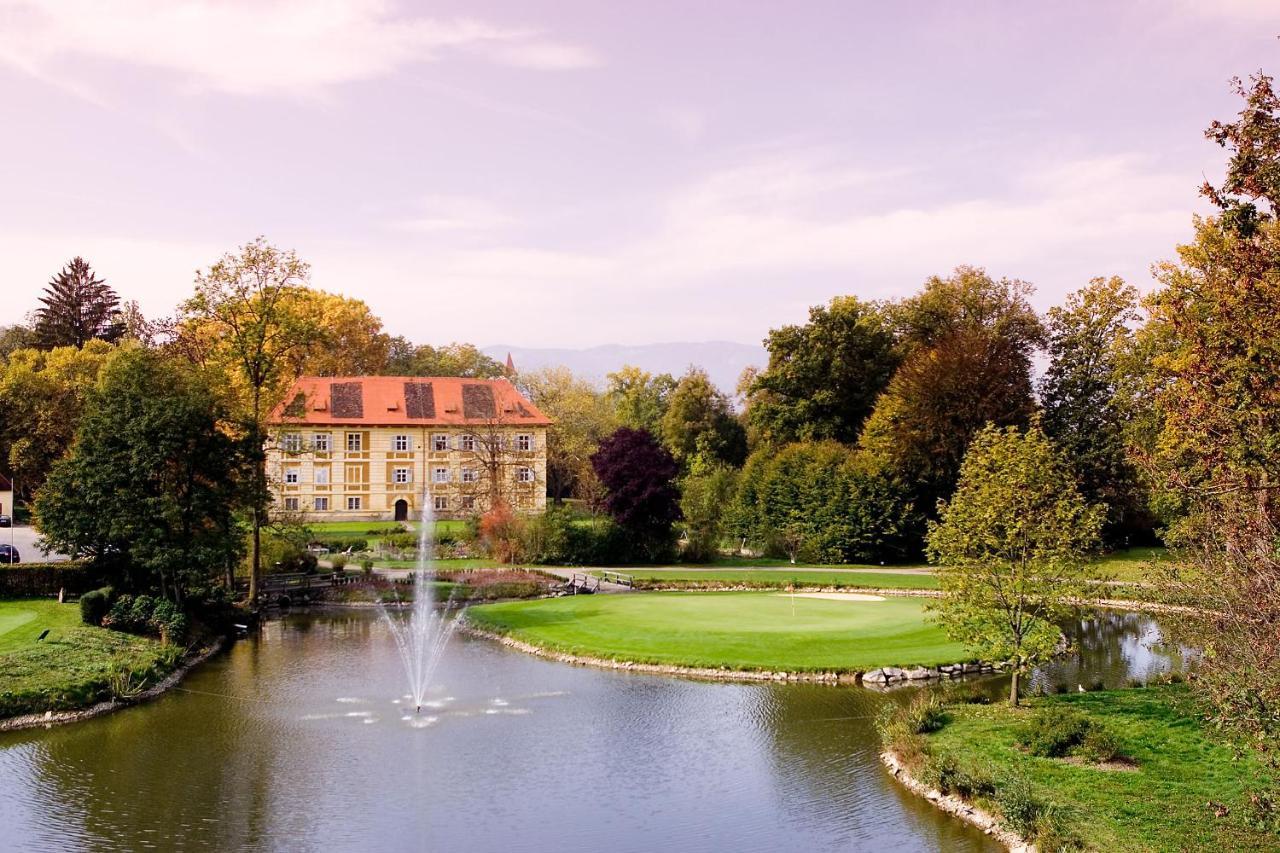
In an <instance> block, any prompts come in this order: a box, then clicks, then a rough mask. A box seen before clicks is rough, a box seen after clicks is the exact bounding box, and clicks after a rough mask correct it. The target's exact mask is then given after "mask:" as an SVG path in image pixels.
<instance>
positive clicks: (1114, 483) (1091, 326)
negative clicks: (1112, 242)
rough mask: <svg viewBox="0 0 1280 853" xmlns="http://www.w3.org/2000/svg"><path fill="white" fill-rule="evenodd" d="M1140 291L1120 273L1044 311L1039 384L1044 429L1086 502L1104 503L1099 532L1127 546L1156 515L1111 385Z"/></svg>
mask: <svg viewBox="0 0 1280 853" xmlns="http://www.w3.org/2000/svg"><path fill="white" fill-rule="evenodd" d="M1137 300H1138V292H1137V290H1136V289H1134V288H1133V287H1131V286H1129V285H1127V284H1125V283H1124V281H1123V280H1121V279H1119V278H1114V277H1113V278H1110V279H1103V278H1095V279H1094V280H1093V281H1091V282H1090V283H1089V284H1088V286H1086V287H1084V288H1082V289H1080V290H1078V291H1076V292H1075V293H1072V294H1071V295H1070V296H1068V297H1067V302H1066V304H1065V305H1063V306H1060V307H1054V308H1050V309H1049V315H1048V332H1049V346H1048V350H1049V357H1050V362H1049V367H1048V370H1046V371H1045V375H1044V378H1043V379H1042V380H1041V383H1040V403H1041V406H1042V407H1043V410H1044V416H1043V421H1042V424H1043V427H1044V431H1045V433H1046V434H1047V435H1048V436H1049V438H1051V439H1053V442H1054V443H1055V444H1056V445H1057V446H1058V447H1059V449H1061V450H1062V452H1063V454H1064V456H1065V457H1066V458H1067V460H1068V462H1069V464H1070V465H1071V468H1072V471H1073V472H1074V473H1075V476H1076V481H1077V483H1078V484H1079V487H1080V491H1081V493H1082V494H1083V495H1084V497H1085V500H1087V501H1089V502H1090V503H1101V504H1103V505H1104V506H1106V508H1107V525H1106V527H1105V529H1104V538H1105V539H1106V541H1107V542H1108V544H1111V545H1117V546H1118V545H1124V544H1127V543H1128V542H1129V541H1130V540H1131V537H1133V536H1150V535H1151V533H1152V527H1153V521H1152V519H1151V515H1150V512H1149V511H1147V509H1146V506H1145V502H1146V501H1145V494H1144V492H1143V490H1142V489H1141V488H1140V487H1139V484H1138V478H1137V471H1135V470H1134V468H1133V466H1132V465H1131V464H1130V462H1129V460H1128V458H1127V456H1126V453H1125V436H1124V427H1125V414H1124V412H1123V410H1122V407H1121V406H1120V405H1119V400H1118V398H1117V387H1116V383H1117V380H1118V378H1119V372H1120V360H1121V358H1122V357H1123V355H1124V354H1125V353H1126V352H1127V351H1129V350H1130V349H1131V347H1132V339H1133V332H1132V330H1131V326H1132V325H1133V324H1134V323H1136V321H1137V320H1138V311H1137Z"/></svg>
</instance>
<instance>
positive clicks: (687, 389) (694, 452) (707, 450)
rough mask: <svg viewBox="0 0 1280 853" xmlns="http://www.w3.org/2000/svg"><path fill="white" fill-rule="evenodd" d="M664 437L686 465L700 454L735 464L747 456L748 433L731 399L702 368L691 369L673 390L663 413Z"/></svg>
mask: <svg viewBox="0 0 1280 853" xmlns="http://www.w3.org/2000/svg"><path fill="white" fill-rule="evenodd" d="M662 440H663V443H664V444H666V446H667V449H668V450H670V451H671V454H672V455H673V456H675V458H676V461H677V462H679V463H680V464H681V465H682V466H685V467H686V468H687V467H688V466H689V465H691V464H692V462H693V459H694V457H695V456H699V455H702V456H705V457H707V461H720V462H724V463H726V464H728V465H733V466H738V465H741V464H742V462H743V460H744V459H746V456H747V434H746V431H745V430H744V429H743V426H742V424H741V423H740V422H739V421H738V418H737V417H736V416H735V415H734V413H733V407H732V406H731V405H730V403H729V398H728V397H726V396H725V395H724V394H723V393H721V392H720V390H719V389H718V388H716V386H715V385H714V384H712V382H711V377H709V376H708V375H707V372H706V371H705V370H702V369H700V368H690V369H689V372H688V373H686V374H685V375H684V376H682V377H681V378H680V382H679V383H677V384H676V387H675V390H674V391H672V392H671V396H670V398H669V400H668V403H667V411H666V414H664V415H663V416H662Z"/></svg>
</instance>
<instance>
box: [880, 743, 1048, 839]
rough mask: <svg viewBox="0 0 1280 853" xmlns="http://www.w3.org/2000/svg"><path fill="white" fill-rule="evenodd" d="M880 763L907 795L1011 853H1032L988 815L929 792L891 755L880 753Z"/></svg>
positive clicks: (978, 809) (934, 789)
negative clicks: (939, 810) (886, 768)
mask: <svg viewBox="0 0 1280 853" xmlns="http://www.w3.org/2000/svg"><path fill="white" fill-rule="evenodd" d="M880 760H881V761H882V762H884V766H885V767H888V768H889V772H890V773H891V774H893V778H895V779H897V780H898V781H899V782H901V783H902V785H903V787H905V788H906V789H907V790H909V791H911V793H913V794H916V795H917V796H920V797H923V798H924V799H926V800H928V801H929V802H930V803H932V804H933V805H934V806H935V807H936V808H939V809H941V810H942V811H944V812H946V813H947V814H950V815H954V816H956V817H958V818H960V819H961V820H963V821H964V822H966V823H969V824H972V825H973V826H976V827H977V828H978V829H980V830H982V831H983V832H984V833H986V834H987V835H989V836H991V837H992V838H994V839H995V840H996V841H999V842H1000V843H1001V844H1003V845H1004V846H1005V847H1007V848H1009V849H1010V850H1012V851H1014V853H1036V847H1035V845H1034V844H1032V843H1030V842H1029V841H1027V840H1026V839H1025V838H1023V837H1022V836H1020V835H1018V834H1017V833H1014V832H1010V831H1009V830H1007V829H1005V828H1004V827H1002V826H1001V825H1000V822H999V821H998V820H996V819H995V817H994V816H993V815H991V814H990V813H988V812H985V811H983V810H982V809H980V808H978V807H976V806H974V805H973V804H972V803H967V802H965V801H964V800H962V799H960V798H959V797H957V796H954V795H951V794H944V793H942V792H941V791H939V790H937V789H936V788H930V787H929V786H928V785H925V784H924V783H923V782H921V781H920V780H918V779H916V778H915V777H914V776H912V775H911V773H910V772H909V771H908V770H907V768H906V766H905V765H904V764H903V763H902V762H901V761H899V760H898V757H897V756H896V755H894V754H893V753H891V752H882V753H880Z"/></svg>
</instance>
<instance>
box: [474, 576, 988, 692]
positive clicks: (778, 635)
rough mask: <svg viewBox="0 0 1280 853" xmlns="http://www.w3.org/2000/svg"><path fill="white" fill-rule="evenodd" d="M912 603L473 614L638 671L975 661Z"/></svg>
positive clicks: (624, 606)
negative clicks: (644, 666)
mask: <svg viewBox="0 0 1280 853" xmlns="http://www.w3.org/2000/svg"><path fill="white" fill-rule="evenodd" d="M922 607H923V602H921V601H919V600H917V599H910V598H889V599H885V600H882V601H847V600H842V601H833V600H828V599H816V598H803V597H796V598H794V599H792V597H791V596H788V595H785V594H778V593H766V592H758V593H754V592H745V593H739V592H724V593H680V592H671V593H647V594H641V593H637V594H634V595H592V596H571V597H567V598H557V599H547V600H542V601H520V602H506V603H502V604H491V605H484V606H479V607H473V608H471V609H470V611H468V612H469V618H470V619H471V620H472V622H474V623H475V624H476V625H478V626H479V627H482V628H485V629H488V630H492V631H496V632H498V633H502V634H507V635H510V636H512V637H514V638H515V639H518V640H522V641H524V642H527V643H531V644H533V645H536V646H540V647H542V648H547V649H551V650H554V651H559V652H566V653H569V654H574V655H581V656H588V657H598V658H607V659H612V660H627V661H635V662H637V663H653V664H671V665H678V666H690V667H711V668H719V667H726V668H729V669H760V670H773V671H777V670H786V671H789V672H799V671H837V672H854V671H865V670H868V669H873V668H876V667H881V666H890V665H895V666H912V665H921V666H930V665H934V664H941V663H952V662H956V661H961V660H965V659H966V657H967V656H966V654H965V650H964V648H963V647H962V646H961V645H960V644H958V643H953V642H951V641H949V640H947V638H946V637H945V636H944V635H943V633H942V631H941V630H940V629H938V628H937V627H935V626H934V625H931V624H928V623H926V622H925V620H924V614H923V612H922V611H921V608H922Z"/></svg>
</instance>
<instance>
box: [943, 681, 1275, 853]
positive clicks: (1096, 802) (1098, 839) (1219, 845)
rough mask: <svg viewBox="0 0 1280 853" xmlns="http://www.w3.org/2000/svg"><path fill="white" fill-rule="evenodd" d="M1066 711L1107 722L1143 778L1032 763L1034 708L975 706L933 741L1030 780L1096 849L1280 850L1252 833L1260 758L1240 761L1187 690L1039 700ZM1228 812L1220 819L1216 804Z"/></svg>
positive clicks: (976, 763) (1261, 784) (1262, 781)
mask: <svg viewBox="0 0 1280 853" xmlns="http://www.w3.org/2000/svg"><path fill="white" fill-rule="evenodd" d="M1051 704H1066V705H1069V706H1071V707H1072V708H1075V709H1077V710H1080V711H1082V712H1084V713H1085V714H1086V715H1087V716H1088V717H1089V718H1090V719H1091V720H1098V721H1101V722H1102V724H1103V725H1105V726H1106V727H1107V728H1108V729H1109V730H1110V731H1111V732H1113V733H1114V734H1115V735H1116V736H1117V737H1118V738H1119V741H1120V744H1121V746H1122V748H1123V751H1124V753H1125V754H1127V755H1128V756H1130V757H1131V758H1133V759H1134V760H1135V761H1136V763H1137V769H1136V771H1124V770H1114V769H1101V768H1095V767H1092V766H1087V765H1078V764H1070V763H1067V762H1066V761H1064V760H1061V759H1054V758H1037V757H1033V756H1030V755H1028V754H1026V753H1025V752H1023V751H1022V750H1020V749H1019V748H1018V747H1017V746H1016V745H1015V739H1016V736H1017V731H1018V729H1019V727H1020V726H1021V725H1022V724H1023V721H1024V720H1025V719H1026V718H1027V717H1028V716H1029V715H1030V714H1031V710H1030V709H1023V710H1020V711H1014V710H1012V709H1010V708H1008V706H1006V705H992V706H987V707H982V706H973V705H966V706H960V707H955V708H952V709H951V716H952V720H951V722H950V723H949V724H947V725H946V726H944V727H943V728H942V730H941V731H939V732H937V733H935V734H933V735H929V736H928V737H927V739H926V741H927V743H928V744H929V746H930V749H931V750H934V751H940V752H945V753H947V754H951V755H954V756H956V757H957V758H959V759H960V761H961V762H962V764H967V765H968V766H970V767H986V768H987V770H988V772H989V773H990V775H991V776H992V777H993V778H995V779H996V780H1000V779H1008V778H1009V777H1010V776H1011V775H1013V774H1020V775H1022V776H1024V777H1025V778H1027V779H1028V780H1029V781H1030V782H1031V784H1032V786H1033V787H1034V789H1035V791H1036V793H1037V794H1038V795H1039V796H1041V797H1042V798H1043V799H1044V800H1046V801H1048V802H1051V803H1053V804H1055V808H1058V809H1062V810H1063V811H1062V812H1061V816H1062V818H1063V820H1064V821H1065V823H1066V824H1067V826H1068V827H1069V828H1070V829H1071V830H1073V831H1074V832H1075V833H1077V834H1078V835H1079V836H1080V837H1081V838H1082V839H1083V840H1084V841H1085V842H1086V845H1087V846H1088V849H1091V850H1093V849H1096V850H1224V851H1225V850H1275V849H1277V846H1278V843H1277V839H1276V836H1275V835H1268V834H1266V833H1262V832H1258V831H1255V830H1253V829H1251V828H1250V827H1249V824H1248V816H1249V813H1250V804H1249V795H1250V793H1252V792H1255V791H1262V790H1265V789H1266V788H1267V784H1266V780H1267V776H1266V773H1265V771H1264V769H1263V768H1262V766H1261V764H1260V762H1258V761H1257V760H1256V759H1255V758H1254V757H1253V756H1252V754H1249V753H1248V752H1246V753H1245V754H1244V755H1243V757H1241V758H1240V759H1239V760H1237V759H1236V758H1235V757H1234V754H1233V751H1232V750H1231V748H1230V747H1228V746H1227V745H1226V744H1224V743H1222V742H1221V741H1219V740H1217V739H1216V738H1215V737H1214V735H1213V734H1211V733H1210V732H1209V731H1207V730H1206V729H1205V728H1204V727H1203V726H1202V725H1201V723H1200V722H1199V720H1198V719H1197V717H1196V714H1195V711H1194V708H1193V707H1192V706H1191V700H1190V695H1189V693H1188V691H1187V690H1186V688H1185V687H1184V686H1182V685H1168V686H1163V687H1147V688H1137V689H1131V690H1112V691H1106V692H1098V693H1080V694H1067V695H1062V696H1049V697H1042V698H1036V699H1032V700H1030V702H1029V705H1030V708H1036V707H1042V706H1045V705H1051ZM1210 802H1213V803H1220V804H1222V805H1223V806H1225V807H1226V809H1227V813H1226V814H1225V815H1224V816H1221V817H1217V816H1215V814H1214V811H1213V809H1212V808H1211V807H1209V806H1207V805H1206V804H1208V803H1210Z"/></svg>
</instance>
